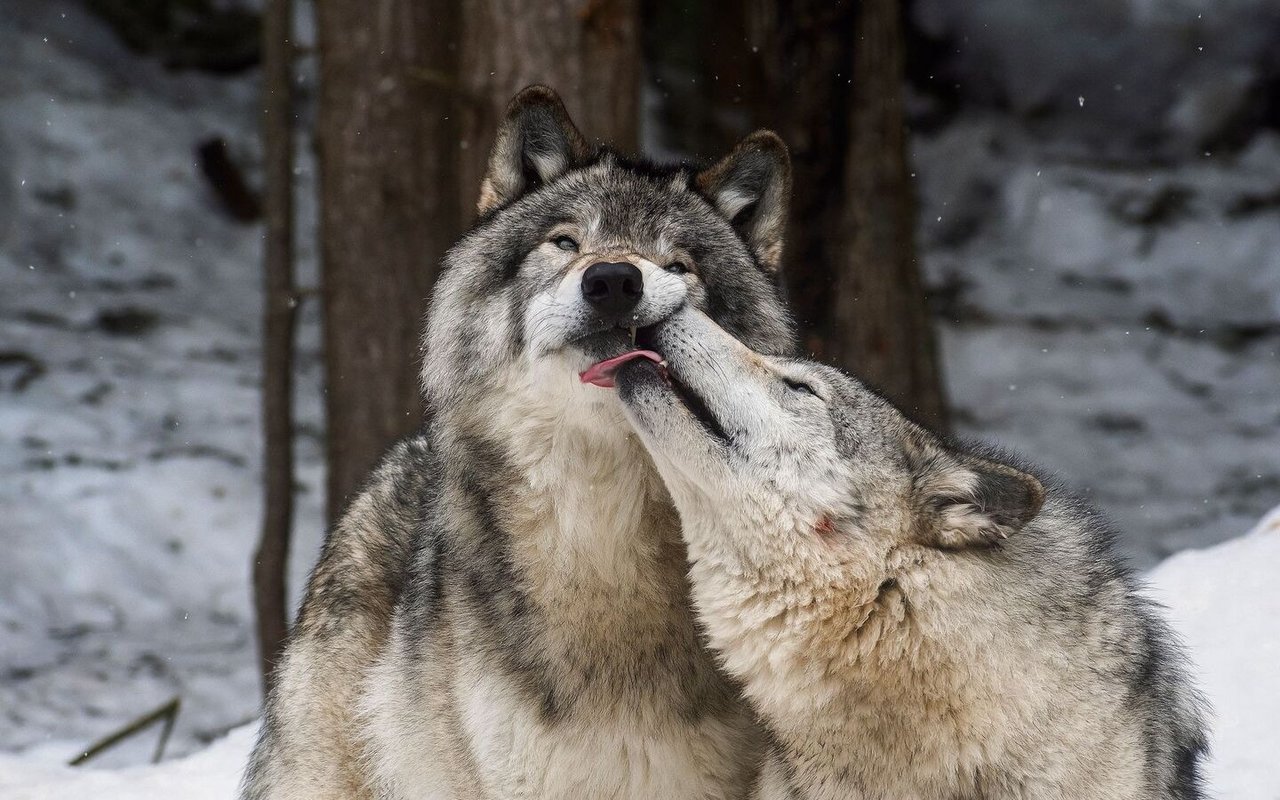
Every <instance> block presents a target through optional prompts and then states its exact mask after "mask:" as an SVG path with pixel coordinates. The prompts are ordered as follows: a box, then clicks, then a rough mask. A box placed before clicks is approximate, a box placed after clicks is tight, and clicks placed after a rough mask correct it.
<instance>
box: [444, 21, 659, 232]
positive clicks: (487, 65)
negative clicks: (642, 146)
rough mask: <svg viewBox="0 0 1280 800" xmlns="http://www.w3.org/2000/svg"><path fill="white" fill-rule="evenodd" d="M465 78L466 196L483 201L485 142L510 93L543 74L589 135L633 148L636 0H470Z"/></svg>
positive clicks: (467, 201)
mask: <svg viewBox="0 0 1280 800" xmlns="http://www.w3.org/2000/svg"><path fill="white" fill-rule="evenodd" d="M463 8H464V12H463V25H462V36H461V38H460V42H461V61H462V63H461V65H460V74H459V80H460V83H461V85H462V87H463V91H464V93H465V94H466V96H467V97H469V98H471V102H469V103H468V104H467V106H466V107H465V109H464V110H463V114H462V115H461V116H462V130H461V137H462V142H463V146H464V147H465V148H466V150H467V152H466V153H465V156H466V157H465V159H464V161H463V174H462V181H461V189H462V193H463V194H462V202H463V203H464V207H465V208H466V209H468V211H470V210H472V209H474V208H475V206H476V200H477V199H478V197H479V195H480V181H481V178H482V177H483V175H484V167H485V162H486V160H487V158H488V148H489V146H490V145H491V144H492V143H493V136H494V133H495V131H496V130H497V125H498V120H500V119H501V116H502V113H503V111H504V109H505V108H506V105H507V102H508V101H509V100H510V99H511V98H512V97H513V96H514V95H515V93H516V92H518V91H520V90H521V89H523V88H524V87H526V86H528V85H530V84H533V83H542V84H546V85H547V86H550V87H551V88H552V89H555V90H556V92H558V93H559V94H560V96H561V97H562V98H563V99H564V102H565V106H566V107H567V108H568V110H569V114H570V115H571V116H572V117H573V119H574V121H575V122H576V123H577V124H578V127H579V128H580V129H581V130H582V133H583V135H584V136H586V137H587V138H588V139H594V140H599V141H604V142H607V143H609V144H611V145H614V146H615V147H618V148H620V149H622V150H623V151H634V150H635V148H636V146H637V143H638V142H639V138H640V137H639V133H640V128H639V119H640V39H639V5H638V0H547V2H538V3H523V2H511V1H510V0H474V1H469V2H467V3H465V4H464V6H463Z"/></svg>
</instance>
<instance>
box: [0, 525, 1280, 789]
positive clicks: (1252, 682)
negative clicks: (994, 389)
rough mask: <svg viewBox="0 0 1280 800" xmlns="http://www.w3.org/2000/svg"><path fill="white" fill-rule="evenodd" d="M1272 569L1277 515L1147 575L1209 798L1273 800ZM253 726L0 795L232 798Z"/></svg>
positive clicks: (8, 767) (4, 764) (34, 767)
mask: <svg viewBox="0 0 1280 800" xmlns="http://www.w3.org/2000/svg"><path fill="white" fill-rule="evenodd" d="M1278 566H1280V508H1276V509H1275V510H1273V511H1272V512H1271V513H1270V514H1268V515H1267V516H1266V517H1265V518H1264V519H1263V520H1262V522H1260V523H1259V524H1258V525H1257V526H1256V527H1255V528H1254V529H1253V531H1251V532H1250V533H1249V534H1247V535H1246V536H1244V537H1242V538H1240V539H1236V540H1233V541H1229V542H1226V543H1224V544H1221V545H1218V546H1217V547H1213V548H1210V549H1207V550H1196V551H1187V552H1184V553H1180V554H1178V555H1176V556H1174V557H1172V558H1170V559H1169V560H1168V561H1166V562H1164V563H1163V564H1161V565H1160V566H1159V567H1157V568H1156V569H1155V570H1154V571H1153V572H1152V573H1151V575H1150V581H1151V590H1150V591H1151V594H1152V595H1153V596H1154V597H1156V598H1157V599H1158V600H1160V602H1162V603H1164V604H1165V605H1166V606H1168V609H1169V616H1170V618H1171V619H1172V620H1173V623H1174V626H1175V627H1176V628H1177V629H1178V630H1179V631H1180V632H1181V633H1182V636H1183V638H1184V639H1185V641H1186V643H1187V645H1188V646H1189V648H1190V649H1191V653H1192V657H1193V659H1194V661H1195V665H1196V666H1195V668H1196V672H1197V674H1198V677H1199V683H1200V686H1201V687H1202V688H1203V689H1204V692H1205V695H1206V696H1207V697H1208V699H1209V701H1210V702H1211V703H1212V704H1213V707H1214V710H1215V714H1214V730H1213V753H1212V756H1211V759H1210V762H1209V764H1208V769H1207V777H1208V786H1209V788H1210V790H1211V792H1212V794H1213V796H1215V797H1221V798H1231V800H1277V798H1280V770H1277V769H1275V768H1274V762H1275V756H1276V754H1277V753H1280V726H1278V725H1277V724H1276V720H1278V719H1280V670H1278V669H1277V664H1280V584H1277V582H1276V580H1275V575H1274V573H1275V571H1276V569H1277V567H1278ZM256 727H257V726H256V725H246V726H244V727H241V728H237V729H236V730H234V731H232V732H231V733H230V734H229V735H228V736H227V737H226V738H224V739H222V740H220V741H218V742H216V743H215V744H213V745H212V746H210V747H209V748H207V749H205V750H203V751H201V752H199V753H196V754H195V755H192V756H188V757H186V758H183V759H178V760H175V761H169V762H166V763H163V764H160V765H157V766H148V767H130V768H126V769H119V770H96V769H92V768H80V769H72V768H70V767H57V766H49V765H45V764H37V763H32V762H31V761H29V760H24V759H22V758H20V757H17V756H6V755H0V797H2V798H5V800H46V798H47V799H48V800H53V799H54V798H57V799H58V800H61V798H65V797H110V798H113V800H150V799H152V798H156V799H157V800H158V799H160V798H171V797H182V798H189V799H190V800H201V799H202V798H210V799H211V800H212V798H220V799H225V798H230V797H232V796H233V795H234V791H235V787H236V786H237V784H238V783H239V780H240V776H241V774H242V772H243V770H244V766H245V763H246V762H247V759H248V756H249V750H250V749H251V747H252V746H253V741H254V736H255V729H256Z"/></svg>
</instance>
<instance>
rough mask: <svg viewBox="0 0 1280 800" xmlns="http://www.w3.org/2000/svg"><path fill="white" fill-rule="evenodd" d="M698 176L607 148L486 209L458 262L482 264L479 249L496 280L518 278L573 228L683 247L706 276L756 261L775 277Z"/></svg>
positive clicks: (610, 243)
mask: <svg viewBox="0 0 1280 800" xmlns="http://www.w3.org/2000/svg"><path fill="white" fill-rule="evenodd" d="M695 179H696V173H695V171H694V170H693V168H691V167H690V166H689V165H687V164H678V165H670V166H663V165H655V164H651V163H648V162H645V161H640V160H633V159H628V158H626V157H624V156H622V155H619V154H618V153H615V152H613V151H611V150H608V149H605V148H601V149H600V150H598V151H597V153H596V155H595V156H594V158H593V159H592V160H591V161H590V162H588V163H585V164H583V165H580V166H576V167H574V168H571V169H569V170H568V171H566V172H565V173H564V174H563V175H561V176H560V177H558V178H556V179H555V180H553V181H551V182H550V183H548V184H545V185H542V186H539V187H538V188H537V189H535V190H533V191H531V192H529V193H527V194H525V195H523V196H521V197H519V198H518V199H516V200H514V201H513V202H511V203H509V204H506V205H504V206H500V207H498V208H495V209H492V210H490V211H488V212H487V213H485V214H484V215H483V216H481V218H480V219H478V220H477V221H476V224H475V225H474V226H473V227H472V229H471V231H470V232H469V233H468V234H467V236H465V237H464V238H463V239H462V241H461V242H459V244H458V245H457V247H455V248H454V253H451V255H452V256H454V257H453V258H451V259H450V260H451V261H461V260H466V261H467V262H468V263H474V262H473V261H472V259H471V256H472V254H474V253H475V250H476V249H477V248H479V249H480V250H482V251H483V256H484V258H483V261H484V263H485V266H486V268H487V270H488V272H489V273H490V277H491V278H492V279H495V280H501V279H503V278H511V277H514V275H515V273H516V272H517V271H518V269H519V267H520V265H521V264H522V262H523V261H524V260H525V258H526V257H527V255H528V254H529V252H530V251H531V250H533V249H534V248H535V247H537V246H538V245H539V244H541V243H542V242H543V241H544V240H545V239H546V237H547V235H548V233H549V232H551V230H552V229H553V228H557V227H559V226H568V227H569V228H571V229H572V230H570V231H568V232H570V233H577V234H578V235H580V236H582V237H584V241H583V242H582V244H583V246H584V248H588V249H591V250H610V249H620V248H625V249H630V250H634V251H635V252H636V254H637V255H641V256H645V257H651V258H661V257H665V256H673V255H675V254H677V253H678V254H680V255H681V256H687V257H689V258H691V259H693V260H694V261H695V262H696V264H695V266H696V267H697V269H698V270H699V274H701V275H709V274H710V273H714V272H715V271H716V270H717V269H718V268H720V267H729V268H732V269H733V270H735V271H737V270H741V269H743V268H744V267H749V268H751V269H752V270H753V271H755V272H757V273H758V274H759V276H760V277H762V278H768V274H767V271H766V270H765V269H764V268H762V267H761V266H760V265H759V264H758V263H757V262H756V260H755V257H754V255H753V254H752V252H751V249H750V247H749V246H748V245H747V243H746V242H745V241H744V240H743V239H742V237H741V236H739V235H738V233H737V231H736V230H735V229H734V227H733V225H732V224H731V222H730V221H729V220H727V219H726V218H725V217H723V216H721V215H720V214H719V213H717V211H716V210H715V208H714V206H713V205H712V203H711V201H710V200H709V199H708V198H707V197H705V196H704V195H702V193H701V192H700V191H699V190H698V187H697V185H696V180H695ZM499 243H500V246H495V245H497V244H499ZM490 288H492V287H490Z"/></svg>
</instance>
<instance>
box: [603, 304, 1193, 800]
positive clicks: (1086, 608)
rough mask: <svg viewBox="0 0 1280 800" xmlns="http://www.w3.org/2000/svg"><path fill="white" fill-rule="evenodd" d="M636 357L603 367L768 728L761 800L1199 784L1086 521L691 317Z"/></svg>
mask: <svg viewBox="0 0 1280 800" xmlns="http://www.w3.org/2000/svg"><path fill="white" fill-rule="evenodd" d="M648 348H649V350H648V351H647V352H636V353H632V354H630V356H628V357H627V358H624V359H615V360H614V362H613V363H612V364H611V365H610V371H611V373H612V374H613V376H614V379H615V380H616V382H617V386H618V391H619V393H620V395H621V397H622V398H623V400H624V403H625V406H626V410H627V415H628V417H629V418H630V419H631V420H632V421H633V423H634V425H635V427H636V430H637V431H638V432H639V434H640V436H641V438H642V439H643V440H644V442H645V445H646V446H647V447H648V448H649V450H650V452H651V453H652V454H653V456H654V460H655V462H656V464H657V466H658V469H659V472H660V473H661V474H662V477H663V479H664V480H665V482H666V484H667V487H668V488H669V489H670V491H671V494H672V497H673V498H674V501H675V503H676V506H677V508H678V510H679V512H680V517H681V519H682V521H683V526H682V531H683V535H684V537H685V539H686V543H687V545H688V551H689V557H690V560H691V580H692V585H693V597H694V604H695V607H696V609H697V612H698V616H699V618H700V619H701V621H702V623H703V625H704V626H705V629H706V632H707V635H708V637H709V642H710V645H711V647H712V648H713V649H714V650H715V651H717V653H718V654H719V656H720V658H721V660H722V662H723V664H724V666H725V668H726V669H727V670H728V672H729V673H730V674H731V675H733V676H734V677H736V678H738V679H739V680H741V681H742V682H743V686H744V694H745V695H746V696H747V698H748V699H749V701H750V702H751V703H752V705H753V706H754V708H755V709H756V710H757V711H758V713H759V715H760V717H761V719H762V721H763V723H764V724H765V725H766V727H767V729H768V732H769V734H770V739H771V741H772V743H773V745H772V749H771V755H770V756H769V766H768V767H767V769H766V775H765V777H764V778H763V779H762V782H761V785H760V786H759V787H758V796H759V797H761V798H774V797H787V798H832V799H834V798H867V799H874V800H903V799H904V798H912V800H934V799H936V800H957V798H984V799H985V800H1001V799H1002V798H1059V799H1062V800H1065V799H1066V798H1075V799H1076V800H1081V799H1083V798H1090V800H1109V799H1114V800H1120V798H1125V800H1135V799H1142V800H1157V798H1159V800H1189V799H1190V798H1198V797H1201V796H1202V795H1201V793H1200V790H1199V788H1198V783H1199V781H1198V777H1197V775H1198V773H1197V763H1198V758H1199V757H1200V755H1201V752H1202V751H1203V749H1204V746H1205V728H1204V723H1203V721H1202V710H1201V704H1200V701H1199V699H1198V695H1197V694H1196V692H1195V691H1194V689H1193V688H1192V687H1191V685H1190V682H1189V680H1188V677H1187V674H1186V670H1185V667H1184V660H1183V657H1182V655H1181V653H1180V651H1179V647H1178V645H1177V644H1176V642H1175V641H1174V640H1173V636H1172V634H1171V632H1170V631H1169V629H1168V628H1167V627H1166V626H1165V624H1164V623H1163V622H1162V621H1161V619H1160V618H1159V617H1158V615H1157V614H1156V611H1155V609H1154V608H1153V607H1152V604H1151V603H1150V602H1148V601H1147V600H1145V599H1143V598H1142V597H1141V595H1140V593H1139V586H1138V584H1137V582H1136V580H1135V579H1134V578H1133V576H1132V575H1130V574H1129V572H1127V571H1126V569H1125V568H1124V567H1122V566H1121V564H1120V563H1119V562H1118V561H1117V559H1116V557H1115V556H1114V555H1113V553H1112V549H1111V545H1110V542H1109V537H1110V534H1109V533H1108V531H1107V529H1106V526H1105V525H1104V523H1103V522H1102V521H1101V520H1100V519H1099V516H1098V515H1097V514H1096V513H1094V512H1093V511H1090V510H1089V509H1088V508H1086V507H1085V506H1083V505H1082V504H1081V503H1079V502H1077V501H1076V500H1073V499H1072V498H1071V497H1070V496H1068V495H1067V494H1066V493H1064V491H1063V490H1062V489H1060V488H1059V487H1057V486H1055V485H1053V484H1052V483H1050V482H1049V481H1047V480H1046V479H1045V478H1043V477H1038V476H1037V475H1036V474H1035V473H1033V472H1031V471H1029V470H1028V468H1026V467H1024V466H1021V465H1020V464H1019V463H1018V462H1016V461H1014V460H1012V459H1010V458H1009V457H1008V456H1006V455H1003V454H1001V453H999V452H996V451H975V450H973V449H965V448H963V447H959V446H957V445H955V444H952V443H948V442H945V441H943V440H941V439H940V438H938V437H936V436H934V435H932V434H931V433H929V432H928V431H926V430H924V429H923V428H921V427H919V426H917V425H915V424H913V423H912V422H910V421H908V420H907V419H906V418H904V416H903V415H902V413H900V412H899V411H898V410H897V409H896V408H894V407H893V406H892V405H890V404H889V403H888V402H886V401H885V400H883V399H882V398H881V397H879V396H878V395H877V394H875V393H873V392H872V391H870V390H869V389H867V388H866V387H865V386H863V385H862V384H861V383H859V382H858V381H857V380H854V379H852V378H850V377H847V376H846V375H844V374H842V373H840V372H839V371H837V370H835V369H831V368H829V367H825V366H822V365H819V364H815V363H813V362H810V361H804V360H797V359H792V358H783V357H769V356H767V355H765V354H761V353H759V352H756V351H753V350H752V349H751V348H749V347H748V346H746V345H744V344H742V343H741V342H738V341H736V340H735V339H734V338H733V337H732V336H730V335H728V334H726V333H725V332H724V331H723V330H721V329H720V328H719V327H718V326H716V325H715V323H714V322H713V321H712V320H709V319H708V318H707V317H706V316H705V315H702V314H699V313H697V312H696V311H692V310H682V311H681V312H679V313H677V314H676V315H673V316H672V317H671V318H669V319H668V321H667V322H665V323H663V324H662V325H661V326H659V328H658V330H657V331H656V332H655V334H654V336H653V337H651V339H650V342H649V344H648ZM653 362H659V363H656V364H655V363H653Z"/></svg>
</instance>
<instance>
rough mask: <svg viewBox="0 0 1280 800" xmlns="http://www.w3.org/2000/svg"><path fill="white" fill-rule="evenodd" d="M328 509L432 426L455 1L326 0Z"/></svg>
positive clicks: (451, 191) (453, 133)
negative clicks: (430, 371)
mask: <svg viewBox="0 0 1280 800" xmlns="http://www.w3.org/2000/svg"><path fill="white" fill-rule="evenodd" d="M316 7H317V8H316V10H317V25H318V38H319V53H320V79H321V85H320V98H319V115H318V120H317V132H318V139H319V170H320V189H321V196H320V225H321V233H320V238H321V242H320V252H321V263H322V274H323V282H324V288H323V302H324V345H325V365H326V370H327V392H326V409H325V410H326V414H327V420H328V423H327V425H328V432H327V442H328V461H329V482H328V506H329V513H330V517H331V518H336V517H337V516H338V514H339V513H340V512H341V510H342V508H343V507H344V506H345V504H346V502H347V499H348V498H349V497H350V496H351V495H352V494H353V493H354V492H355V491H356V490H357V489H358V488H359V486H360V484H361V482H362V481H363V480H364V477H365V475H366V474H367V473H368V472H369V470H370V469H371V468H372V466H373V465H374V463H375V462H376V461H377V459H378V457H379V455H380V454H381V453H382V451H383V450H385V449H386V447H387V446H388V445H389V444H390V443H391V442H392V441H394V440H395V439H396V438H398V437H400V436H402V435H404V434H406V433H408V432H410V431H412V430H414V429H415V428H417V427H418V426H419V425H420V424H421V422H422V419H421V417H422V407H421V400H420V393H419V390H418V370H419V366H420V365H419V337H420V333H421V326H422V319H423V314H424V312H425V310H426V306H427V301H428V298H429V295H430V292H431V287H432V284H433V282H434V280H435V275H436V271H437V269H438V267H439V264H440V260H441V257H442V256H443V254H444V252H445V250H446V249H447V248H448V247H449V246H450V245H451V244H452V242H453V241H454V239H455V238H456V237H457V236H458V235H459V233H460V232H461V230H462V224H463V217H462V215H461V213H460V210H459V207H458V203H457V198H458V196H459V190H458V188H457V187H458V174H459V170H458V166H457V165H458V163H459V161H460V157H461V155H462V153H460V149H459V136H458V128H457V121H456V120H457V114H456V113H455V112H456V108H457V105H458V103H457V97H458V87H457V85H456V82H455V77H454V76H455V74H456V63H457V59H456V52H457V50H456V47H455V44H456V42H457V37H456V32H457V22H458V13H459V12H458V4H456V3H454V2H451V1H450V0H319V1H318V2H317V4H316Z"/></svg>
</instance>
